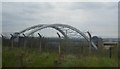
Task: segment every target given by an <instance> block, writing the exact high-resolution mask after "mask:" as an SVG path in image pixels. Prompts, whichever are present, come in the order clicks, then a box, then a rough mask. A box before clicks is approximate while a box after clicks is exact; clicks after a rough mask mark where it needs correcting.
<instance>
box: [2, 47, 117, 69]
mask: <svg viewBox="0 0 120 69" xmlns="http://www.w3.org/2000/svg"><path fill="white" fill-rule="evenodd" d="M2 54H3V55H2V56H3V59H2V65H3V67H117V66H118V60H117V59H116V58H109V57H103V56H101V57H100V56H96V55H88V56H81V55H73V54H64V55H62V56H59V55H58V52H41V53H40V52H39V51H38V50H35V49H34V50H33V49H22V48H12V49H11V48H9V47H3V53H2Z"/></svg>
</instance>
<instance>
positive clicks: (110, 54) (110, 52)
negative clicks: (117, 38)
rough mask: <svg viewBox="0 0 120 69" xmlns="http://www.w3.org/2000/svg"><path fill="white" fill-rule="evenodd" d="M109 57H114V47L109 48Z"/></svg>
mask: <svg viewBox="0 0 120 69" xmlns="http://www.w3.org/2000/svg"><path fill="white" fill-rule="evenodd" d="M109 57H110V58H111V57H112V47H110V48H109Z"/></svg>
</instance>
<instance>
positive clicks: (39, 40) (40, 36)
mask: <svg viewBox="0 0 120 69" xmlns="http://www.w3.org/2000/svg"><path fill="white" fill-rule="evenodd" d="M38 35H39V37H40V38H39V42H40V43H39V45H40V47H39V49H40V52H41V51H42V47H41V38H42V36H41V35H40V33H38Z"/></svg>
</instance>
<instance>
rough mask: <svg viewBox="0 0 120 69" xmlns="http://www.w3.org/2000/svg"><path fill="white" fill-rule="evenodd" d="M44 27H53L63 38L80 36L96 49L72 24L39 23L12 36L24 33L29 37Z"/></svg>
mask: <svg viewBox="0 0 120 69" xmlns="http://www.w3.org/2000/svg"><path fill="white" fill-rule="evenodd" d="M45 28H53V29H55V30H57V31H59V32H60V33H61V34H62V35H63V36H64V37H63V38H71V37H73V38H75V37H77V38H78V37H80V36H82V37H83V38H84V39H85V40H87V42H88V43H89V44H90V46H92V47H94V48H95V49H97V46H96V45H95V44H94V42H93V41H91V39H90V38H89V37H88V36H86V35H85V34H84V33H83V32H81V31H80V30H78V29H76V28H75V27H72V26H70V25H66V24H39V25H35V26H31V27H28V28H26V29H24V30H22V31H20V32H17V33H14V34H13V36H14V37H19V36H21V35H24V36H27V37H31V36H32V35H33V34H34V33H35V32H37V31H40V30H42V29H45Z"/></svg>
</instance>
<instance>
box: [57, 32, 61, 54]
mask: <svg viewBox="0 0 120 69" xmlns="http://www.w3.org/2000/svg"><path fill="white" fill-rule="evenodd" d="M57 35H58V37H59V38H60V43H59V46H58V52H59V55H61V36H60V34H59V33H58V32H57Z"/></svg>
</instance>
